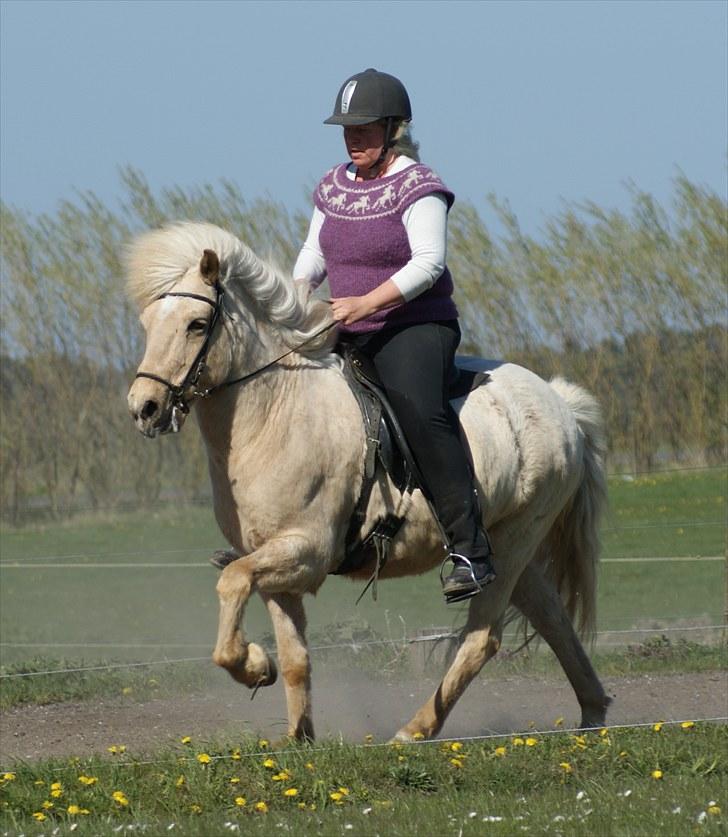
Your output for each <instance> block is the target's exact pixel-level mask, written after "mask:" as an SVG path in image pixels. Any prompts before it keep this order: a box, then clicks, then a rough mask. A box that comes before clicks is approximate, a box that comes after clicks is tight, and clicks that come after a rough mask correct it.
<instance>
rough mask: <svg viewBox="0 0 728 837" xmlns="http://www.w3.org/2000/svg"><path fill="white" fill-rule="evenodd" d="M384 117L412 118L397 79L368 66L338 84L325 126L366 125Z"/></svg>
mask: <svg viewBox="0 0 728 837" xmlns="http://www.w3.org/2000/svg"><path fill="white" fill-rule="evenodd" d="M386 118H389V119H404V120H406V121H409V120H410V119H412V108H411V107H410V100H409V96H408V95H407V91H406V90H405V87H404V84H402V82H401V81H400V80H399V79H398V78H395V77H394V76H390V75H389V74H388V73H380V72H379V70H374V69H372V68H370V69H368V70H364V72H363V73H356V75H353V76H351V78H348V79H347V80H346V81H345V82H344V83H343V84H342V85H341V90H339V95H338V96H337V97H336V104H335V105H334V112H333V113H332V114H331V116H330V117H329V118H328V119H326V120H324V125H366V124H367V123H368V122H376V121H377V120H378V119H386Z"/></svg>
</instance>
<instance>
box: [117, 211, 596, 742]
mask: <svg viewBox="0 0 728 837" xmlns="http://www.w3.org/2000/svg"><path fill="white" fill-rule="evenodd" d="M126 270H127V290H128V293H129V295H130V296H131V298H132V300H133V302H134V303H135V304H136V307H137V308H138V310H139V312H140V319H141V323H142V326H143V328H144V330H145V332H146V348H145V352H144V356H143V359H142V362H141V365H140V367H139V371H138V373H137V377H136V378H135V380H134V381H133V383H132V385H131V388H130V390H129V393H128V407H129V411H130V413H131V416H132V418H133V420H134V422H135V424H136V427H137V428H138V430H139V431H140V432H141V433H142V434H144V435H145V436H147V437H150V438H153V437H155V436H157V435H159V434H161V433H166V432H171V431H179V430H180V429H181V428H182V426H183V424H184V421H185V417H186V415H187V413H188V411H189V410H190V409H193V410H194V412H195V414H196V418H197V422H198V425H199V429H200V431H201V435H202V438H203V441H204V444H205V447H206V451H207V456H208V461H209V472H210V478H211V483H212V496H213V503H214V511H215V517H216V520H217V523H218V525H219V527H220V529H221V531H222V533H223V534H224V536H225V538H226V539H227V541H228V542H229V544H230V545H231V547H232V549H233V550H234V554H235V556H239V557H236V558H235V560H232V562H231V563H229V564H228V565H227V566H225V568H224V569H223V571H222V573H221V574H220V576H219V580H218V582H217V594H218V597H219V607H220V609H219V624H218V634H217V641H216V645H215V649H214V652H213V660H214V662H215V663H216V664H217V665H219V666H222V667H223V668H224V669H226V670H227V671H228V672H229V673H230V675H232V677H233V678H234V679H235V680H236V681H238V682H240V683H242V684H244V685H246V686H247V687H249V688H252V689H256V690H257V689H258V688H259V687H261V686H269V685H271V684H273V683H274V682H275V680H276V678H277V675H278V669H277V667H276V664H275V663H274V661H273V659H272V657H271V655H269V654H268V653H266V651H265V650H264V649H263V648H262V647H261V646H260V645H258V644H256V643H254V642H250V641H249V640H248V639H247V638H246V636H245V634H244V631H243V615H244V610H245V607H246V603H247V601H248V599H249V598H250V596H251V595H252V594H253V593H257V594H258V595H260V596H261V597H262V599H263V600H264V602H265V605H266V607H267V610H268V612H269V615H270V618H271V621H272V624H273V628H274V634H275V640H276V647H277V655H276V656H277V660H278V667H280V671H281V673H282V676H283V682H284V686H285V693H286V702H287V711H288V736H289V737H290V738H291V739H313V738H314V726H313V721H312V706H311V664H310V659H309V653H308V650H307V645H306V615H305V611H304V606H303V597H304V595H305V594H307V593H315V592H316V591H317V590H318V589H319V587H320V586H321V585H322V584H323V582H324V581H325V580H326V577H327V575H328V574H329V573H331V572H332V571H335V570H336V569H337V567H338V566H339V565H340V564H341V561H342V556H343V551H344V544H345V536H346V533H347V529H348V527H349V523H350V519H351V517H352V512H353V511H354V509H355V507H356V505H357V502H358V499H359V493H360V489H361V487H362V482H363V474H364V467H365V454H366V439H365V431H364V425H363V421H362V416H361V413H360V408H359V406H358V403H357V401H356V399H355V397H354V395H353V394H352V391H351V390H350V387H349V384H348V383H347V381H346V380H345V377H344V374H343V372H342V364H341V358H340V356H339V355H338V354H337V353H336V352H334V351H333V348H334V344H335V341H336V330H335V323H334V322H333V320H332V317H331V313H330V307H329V306H328V305H327V304H326V303H325V302H324V301H322V300H319V299H317V298H316V297H315V296H309V295H308V292H307V290H304V289H302V288H301V287H300V285H299V284H297V283H295V282H294V281H293V280H292V279H291V278H290V277H288V276H286V275H285V274H284V273H283V272H282V271H281V270H279V269H278V268H276V267H275V266H274V265H272V264H269V263H267V262H264V261H263V260H261V259H259V258H258V257H257V256H256V255H255V254H254V253H253V252H252V250H251V249H250V248H249V247H248V246H247V245H245V244H244V243H242V242H241V241H239V240H238V239H237V238H236V237H235V236H234V235H232V234H230V233H228V232H226V231H224V230H222V229H221V228H219V227H216V226H213V225H211V224H203V223H192V222H177V223H172V224H169V225H167V226H165V227H163V228H161V229H157V230H152V231H148V232H146V233H142V234H141V235H140V236H138V237H137V238H135V239H134V240H133V242H132V243H131V244H130V245H129V246H128V249H127V265H126ZM454 406H455V407H456V409H457V411H458V414H459V418H460V422H461V425H462V428H463V430H464V433H465V436H466V438H467V444H468V446H469V449H470V452H471V454H472V459H473V463H474V468H475V472H476V487H477V490H478V493H479V496H480V498H481V500H482V508H483V523H484V526H485V527H486V528H487V530H488V532H489V534H490V539H491V542H492V546H493V550H494V559H493V560H494V565H495V568H496V571H497V579H496V580H495V581H494V582H493V583H492V584H490V585H489V586H488V587H487V588H486V589H485V590H484V591H483V592H482V593H480V594H478V595H477V596H475V597H474V598H472V599H471V600H470V603H469V606H468V614H467V621H466V624H465V626H464V628H463V630H462V635H461V641H460V644H459V647H458V650H457V652H456V654H455V656H454V659H453V661H452V663H451V665H450V666H449V668H448V669H447V671H446V672H445V675H444V677H443V679H442V681H441V682H440V684H439V686H438V687H437V689H436V691H435V692H434V694H433V695H432V696H431V697H430V698H429V699H428V700H427V701H426V702H425V703H424V704H423V705H422V706H421V707H420V708H419V710H418V711H417V712H416V713H415V714H414V716H413V717H412V719H411V720H410V721H409V722H408V723H407V724H405V725H404V726H403V727H402V728H401V729H400V730H399V731H398V732H397V733H396V734H395V736H394V739H395V740H398V741H412V740H420V739H423V738H424V739H427V738H432V737H433V736H436V735H437V734H438V733H439V732H440V730H441V729H442V726H443V724H444V723H445V719H446V718H447V716H448V714H449V712H450V711H451V710H452V708H453V706H454V705H455V702H456V701H457V700H458V698H459V697H460V696H461V695H462V693H463V692H464V690H465V689H466V687H467V686H468V684H469V683H470V682H471V681H472V680H473V678H474V677H475V676H476V675H477V674H478V673H479V671H480V670H481V668H482V667H483V665H484V664H485V663H486V661H487V660H488V659H490V658H491V657H492V656H493V655H494V654H496V652H497V651H498V649H499V647H500V643H501V638H502V632H503V626H504V623H505V621H506V618H507V615H508V618H510V615H511V614H512V613H513V612H514V609H515V611H516V612H517V611H520V614H522V615H523V616H524V617H525V618H526V619H527V620H528V621H529V622H530V624H531V626H532V628H533V629H534V630H535V631H536V632H537V633H538V634H539V635H540V637H542V638H543V639H544V640H545V641H546V642H547V643H548V645H549V646H550V647H551V648H552V649H553V651H554V653H555V655H556V657H557V658H558V660H559V662H560V664H561V666H562V668H563V670H564V672H565V674H566V676H567V678H568V679H569V681H570V683H571V685H572V688H573V689H574V692H575V694H576V697H577V700H578V702H579V704H580V707H581V726H582V727H583V728H590V727H591V728H593V727H600V726H603V725H604V723H605V718H606V711H607V706H608V704H609V698H608V697H607V696H606V694H605V691H604V689H603V687H602V685H601V683H600V681H599V679H598V677H597V675H596V673H595V671H594V669H593V667H592V664H591V662H590V660H589V657H588V655H587V653H586V652H585V650H584V647H583V645H582V643H581V641H580V638H579V635H578V634H577V628H578V631H579V634H580V635H582V636H583V635H584V634H586V635H588V634H589V633H590V632H593V629H594V621H595V587H596V570H597V563H598V555H599V539H598V528H599V520H600V515H601V513H602V511H603V509H604V506H605V502H606V478H605V467H604V457H605V440H604V428H603V422H602V419H601V414H600V410H599V407H598V404H597V402H596V400H595V399H594V397H593V396H592V395H590V394H589V393H587V392H586V391H585V390H583V389H581V388H580V387H578V386H576V385H574V384H572V383H568V382H566V381H565V380H563V379H560V378H557V379H555V380H552V381H551V382H550V383H548V382H546V381H544V380H543V379H541V378H540V377H538V376H537V375H536V374H535V373H533V372H531V371H529V370H527V369H525V368H523V367H520V366H517V365H515V364H512V363H507V362H503V363H494V364H491V368H490V370H489V378H488V381H487V383H486V384H485V385H483V386H480V387H478V388H476V389H474V390H473V391H472V392H470V393H469V394H468V395H467V396H466V397H465V398H463V399H461V400H459V401H457V402H455V403H454ZM405 494H406V492H405V493H400V491H399V490H398V488H397V486H396V485H395V484H394V482H393V481H392V480H391V479H390V477H389V476H388V475H387V474H386V473H384V472H383V471H382V470H379V471H378V472H377V474H376V481H375V485H374V487H373V489H372V491H371V496H370V499H369V505H368V508H367V513H366V520H365V521H364V523H363V525H362V532H361V534H362V536H363V535H364V533H365V532H366V531H368V530H369V529H370V528H371V526H372V524H373V522H374V521H376V520H377V519H379V518H381V517H382V516H384V515H385V514H386V513H387V512H388V511H391V510H393V509H395V510H399V511H403V509H402V506H403V504H405V505H407V508H406V509H405V510H404V511H406V515H405V522H404V524H403V526H402V527H401V529H400V530H399V532H398V533H397V534H396V536H395V537H394V538H393V540H392V543H391V549H390V555H389V559H388V561H387V562H386V564H385V565H384V566H383V567H382V568H381V578H382V579H386V578H394V577H401V576H405V575H411V574H417V573H422V572H425V571H427V570H430V569H431V568H433V567H435V566H437V565H438V564H439V563H440V562H442V560H443V557H444V551H443V543H442V538H441V535H440V530H439V529H438V527H437V525H436V522H435V521H434V519H433V516H432V514H431V511H430V507H429V505H428V503H427V501H426V498H425V497H424V496H423V494H422V492H421V491H420V490H419V489H417V490H415V491H414V492H413V493H411V494H408V495H407V497H409V499H407V497H406V496H405ZM370 572H371V570H370V568H366V567H364V568H361V569H358V570H354V571H351V572H350V573H349V576H350V577H351V578H353V579H355V580H356V579H360V580H365V579H367V578H368V577H369V575H370ZM434 595H438V591H437V590H436V589H433V596H434Z"/></svg>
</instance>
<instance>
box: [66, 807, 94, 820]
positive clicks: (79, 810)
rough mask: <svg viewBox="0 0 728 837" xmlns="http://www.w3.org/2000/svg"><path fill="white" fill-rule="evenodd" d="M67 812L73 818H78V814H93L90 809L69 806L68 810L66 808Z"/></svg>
mask: <svg viewBox="0 0 728 837" xmlns="http://www.w3.org/2000/svg"><path fill="white" fill-rule="evenodd" d="M66 811H68V813H69V814H70V815H71V816H72V817H75V816H78V814H90V813H91V811H89V809H88V808H81V807H80V806H79V805H69V806H68V808H66Z"/></svg>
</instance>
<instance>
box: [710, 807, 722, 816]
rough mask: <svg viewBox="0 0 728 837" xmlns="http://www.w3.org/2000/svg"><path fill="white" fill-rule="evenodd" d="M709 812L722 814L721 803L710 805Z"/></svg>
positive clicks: (715, 814) (714, 814)
mask: <svg viewBox="0 0 728 837" xmlns="http://www.w3.org/2000/svg"><path fill="white" fill-rule="evenodd" d="M708 813H709V814H712V815H713V816H714V817H717V816H718V814H720V805H708Z"/></svg>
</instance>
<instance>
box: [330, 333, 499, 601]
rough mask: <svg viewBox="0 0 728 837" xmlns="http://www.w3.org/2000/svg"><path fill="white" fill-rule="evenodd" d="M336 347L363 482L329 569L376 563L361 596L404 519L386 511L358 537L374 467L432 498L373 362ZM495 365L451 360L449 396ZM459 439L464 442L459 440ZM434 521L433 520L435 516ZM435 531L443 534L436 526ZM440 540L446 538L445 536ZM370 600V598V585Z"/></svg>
mask: <svg viewBox="0 0 728 837" xmlns="http://www.w3.org/2000/svg"><path fill="white" fill-rule="evenodd" d="M336 350H337V352H339V354H340V355H341V356H342V359H343V362H344V367H343V371H344V377H345V378H346V380H347V382H348V384H349V386H350V388H351V391H352V393H353V394H354V396H355V398H356V400H357V402H358V404H359V408H360V409H361V413H362V420H363V422H364V430H365V433H366V440H367V449H366V457H365V464H364V482H363V484H362V489H361V493H360V495H359V501H358V503H357V505H356V508H355V509H354V513H353V514H352V517H351V521H350V523H349V529H348V531H347V534H346V540H345V550H344V560H343V561H342V563H341V564H340V565H339V566H338V567H337V568H336V569H335V570H332V572H331V574H332V575H342V574H344V573H349V572H352V571H354V570H358V569H360V568H361V567H364V566H365V565H366V564H368V563H370V562H371V561H376V565H375V569H374V574H373V575H372V577H371V579H370V580H369V584H367V586H366V587H365V588H364V591H363V592H362V596H363V595H364V593H365V592H366V590H367V589H368V588H369V585H370V584H372V583H375V582H376V579H377V577H378V575H379V571H380V570H381V568H382V567H383V566H384V564H385V563H386V560H387V556H388V553H389V547H390V544H391V541H392V539H393V538H394V536H395V535H396V534H397V532H398V531H399V529H400V528H401V526H402V523H403V522H404V517H402V516H399V515H397V514H396V513H395V512H393V511H389V512H387V514H386V515H385V516H384V517H380V518H379V519H378V520H377V521H376V522H375V523H374V526H373V527H372V528H371V530H370V531H369V532H368V533H367V534H366V535H364V536H363V537H362V536H361V535H360V532H361V529H362V526H363V525H364V521H365V520H366V513H367V506H368V505H369V499H370V496H371V492H372V488H373V487H374V481H375V475H376V473H377V469H378V468H380V469H382V470H383V471H384V472H385V473H386V474H388V475H389V476H390V478H391V479H392V482H393V483H394V484H395V485H396V487H397V488H398V490H399V491H400V492H402V493H403V494H411V493H412V492H413V491H414V490H415V489H416V488H419V489H420V490H421V491H422V493H423V494H424V495H425V497H426V498H427V500H428V502H430V507H431V508H432V502H431V500H430V497H431V495H430V492H429V491H428V488H427V486H426V485H425V482H424V480H423V479H422V475H421V474H420V471H419V469H418V467H417V463H416V461H415V458H414V456H413V455H412V452H411V450H410V448H409V445H408V444H407V440H406V439H405V436H404V433H403V432H402V428H401V427H400V425H399V422H398V421H397V417H396V415H395V413H394V410H393V409H392V406H391V404H390V403H389V401H388V399H387V397H386V395H385V392H384V388H383V386H382V382H381V381H380V379H379V376H378V374H377V372H376V369H375V368H374V364H373V363H372V362H371V361H370V360H369V358H367V357H366V356H365V355H364V354H363V353H362V352H360V351H359V350H357V349H356V347H355V346H353V345H351V344H350V343H340V344H339V345H338V346H337V349H336ZM496 365H497V363H495V362H493V361H488V360H485V359H483V358H475V357H468V356H464V355H459V356H457V357H456V358H455V370H456V374H455V376H454V377H453V380H452V381H451V382H450V393H449V397H450V400H451V401H454V400H456V399H458V398H463V397H464V396H466V395H467V394H468V393H469V392H472V390H474V389H477V388H478V387H479V386H482V385H483V384H485V383H486V382H487V381H488V380H489V378H490V374H489V370H491V369H493V368H494V366H496ZM463 441H465V439H464V438H463ZM466 450H467V444H466ZM432 510H433V514H434V509H432ZM435 519H436V520H437V515H435ZM438 524H439V521H438ZM440 529H441V531H443V536H444V530H443V528H442V526H440ZM444 539H445V541H447V538H446V537H445V538H444ZM360 598H361V596H360ZM374 598H375V599H376V586H375V587H374Z"/></svg>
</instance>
